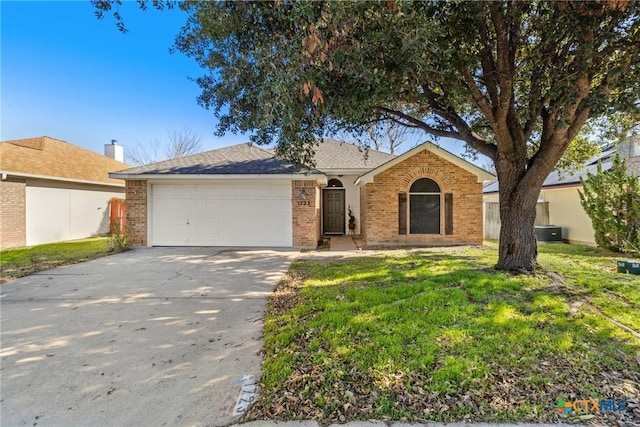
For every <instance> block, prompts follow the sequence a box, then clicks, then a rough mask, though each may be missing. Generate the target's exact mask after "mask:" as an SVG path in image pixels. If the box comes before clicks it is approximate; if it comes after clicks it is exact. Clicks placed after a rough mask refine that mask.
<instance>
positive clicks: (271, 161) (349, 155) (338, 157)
mask: <svg viewBox="0 0 640 427" xmlns="http://www.w3.org/2000/svg"><path fill="white" fill-rule="evenodd" d="M394 157H395V156H393V155H391V154H387V153H383V152H381V151H376V150H372V149H368V150H367V149H365V148H363V147H360V146H357V145H354V144H350V143H347V142H341V141H336V140H334V139H324V140H323V141H321V142H319V145H318V146H317V147H316V155H315V162H316V165H315V172H317V171H321V172H322V171H324V170H331V169H340V170H348V169H355V170H363V169H366V170H368V169H373V168H375V167H377V166H379V165H381V164H383V163H385V162H387V161H389V160H391V159H393V158H394ZM305 172H308V170H302V171H301V170H298V169H297V168H296V167H295V166H294V165H293V163H291V162H288V161H286V160H282V159H278V158H276V157H274V153H273V150H270V149H264V148H260V147H256V146H255V145H252V144H248V143H244V144H238V145H232V146H230V147H225V148H219V149H216V150H211V151H206V152H204V153H199V154H194V155H191V156H185V157H180V158H177V159H171V160H165V161H162V162H157V163H151V164H148V165H144V166H138V167H134V168H131V169H126V170H122V171H119V172H117V174H126V175H253V174H255V175H263V174H267V175H277V174H287V175H288V174H297V173H300V174H302V173H305Z"/></svg>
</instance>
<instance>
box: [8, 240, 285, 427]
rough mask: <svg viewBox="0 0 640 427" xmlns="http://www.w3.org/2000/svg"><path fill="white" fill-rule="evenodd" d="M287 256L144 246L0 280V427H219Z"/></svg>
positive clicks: (237, 394)
mask: <svg viewBox="0 0 640 427" xmlns="http://www.w3.org/2000/svg"><path fill="white" fill-rule="evenodd" d="M296 256H297V252H295V251H293V250H290V251H284V250H283V251H280V250H265V249H255V250H237V249H235V250H234V249H228V248H226V249H225V248H150V249H136V250H134V251H129V252H125V253H122V254H118V255H113V256H109V257H105V258H101V259H98V260H94V261H90V262H86V263H82V264H76V265H72V266H68V267H62V268H58V269H54V270H49V271H45V272H42V273H39V274H35V275H32V276H28V277H24V278H21V279H18V280H14V281H12V282H8V283H6V284H3V285H0V294H1V297H0V305H1V307H0V308H1V309H2V311H1V319H2V323H1V331H2V332H1V348H0V376H1V380H2V387H1V393H0V394H1V396H0V399H1V400H0V424H1V425H3V426H22V425H27V426H35V425H38V426H89V425H91V426H163V425H170V426H174V425H178V426H201V425H213V426H220V425H226V424H229V423H231V422H232V421H235V420H237V416H239V415H241V414H242V412H243V409H244V408H245V407H246V404H247V403H248V401H250V400H251V398H252V397H253V395H252V393H253V392H254V391H255V386H254V383H255V382H256V381H257V379H259V377H260V372H261V361H262V356H261V354H260V351H261V348H262V344H263V340H262V328H263V317H264V310H265V302H266V298H267V296H268V295H269V293H270V292H271V291H272V290H273V289H274V287H275V285H276V284H277V282H278V280H279V279H280V277H281V276H282V274H283V273H284V272H285V271H286V270H287V268H288V267H289V264H290V263H291V261H292V260H293V259H294V258H295V257H296Z"/></svg>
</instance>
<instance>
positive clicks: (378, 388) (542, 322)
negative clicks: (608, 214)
mask: <svg viewBox="0 0 640 427" xmlns="http://www.w3.org/2000/svg"><path fill="white" fill-rule="evenodd" d="M539 250H540V256H539V262H540V263H541V264H542V265H543V266H545V268H546V269H547V271H548V272H542V271H541V272H539V273H538V274H536V275H533V276H513V275H510V274H506V273H502V272H496V271H494V270H493V269H492V268H491V266H492V265H494V264H495V262H496V257H497V254H496V252H497V249H496V246H495V244H490V246H485V247H483V248H453V249H451V248H450V249H442V250H425V251H416V252H406V251H397V252H393V253H389V254H387V255H383V256H382V255H381V256H365V257H361V258H351V259H343V260H334V261H325V262H322V261H297V262H295V263H294V264H293V265H292V267H291V269H290V271H289V274H288V277H287V278H286V279H285V280H283V282H282V283H281V284H280V285H279V288H278V290H277V291H276V292H275V293H274V295H273V297H272V298H271V300H270V303H269V309H268V314H267V318H266V328H265V346H266V349H265V352H266V355H265V362H264V367H263V370H264V372H263V377H262V390H261V397H260V399H259V401H258V402H257V403H256V404H255V405H254V406H253V407H252V408H251V409H250V412H249V414H248V416H247V417H246V418H245V419H246V420H251V419H264V418H266V419H282V420H290V419H315V420H318V421H320V422H325V423H329V422H344V421H349V420H365V419H372V418H373V419H383V420H409V421H413V420H417V421H426V420H429V421H448V422H450V421H463V420H469V421H491V422H504V421H537V422H542V421H546V422H556V421H558V419H560V418H562V416H561V415H560V412H559V411H557V410H555V405H556V402H557V400H558V399H559V398H563V399H565V400H566V401H573V400H579V399H624V400H625V401H626V402H627V404H628V408H627V410H626V411H625V412H623V413H620V412H613V411H611V412H598V413H595V414H594V413H593V412H595V411H592V413H590V414H585V413H583V414H570V417H571V416H577V415H583V418H582V420H586V419H589V418H591V416H592V415H595V418H593V420H595V421H597V422H600V423H605V424H610V423H615V422H616V421H617V420H619V421H635V422H639V421H640V409H639V408H638V407H637V403H638V401H637V399H638V396H640V374H639V372H640V369H639V367H640V334H638V332H639V331H640V278H639V277H637V276H630V275H623V274H617V273H616V272H615V269H616V264H615V261H616V259H617V258H616V257H615V256H613V255H611V254H609V253H604V252H602V251H599V250H597V249H594V248H588V247H579V246H569V245H551V244H546V245H545V244H542V245H540V248H539ZM607 417H608V418H607Z"/></svg>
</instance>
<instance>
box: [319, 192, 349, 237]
mask: <svg viewBox="0 0 640 427" xmlns="http://www.w3.org/2000/svg"><path fill="white" fill-rule="evenodd" d="M322 216H323V221H322V222H323V224H324V233H325V234H344V190H342V189H340V190H333V189H331V190H324V191H323V196H322Z"/></svg>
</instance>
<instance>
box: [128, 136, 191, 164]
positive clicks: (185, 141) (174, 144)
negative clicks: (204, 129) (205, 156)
mask: <svg viewBox="0 0 640 427" xmlns="http://www.w3.org/2000/svg"><path fill="white" fill-rule="evenodd" d="M201 139H202V138H201V137H200V135H199V134H198V133H197V132H195V131H194V130H191V129H188V128H183V129H181V130H172V131H169V132H168V139H167V141H166V142H164V143H163V142H162V141H160V140H159V139H156V140H154V141H151V142H149V143H148V144H145V145H143V144H140V143H138V144H137V145H134V146H132V147H131V148H129V149H127V154H126V156H127V162H128V163H130V164H133V165H146V164H149V163H155V162H159V161H162V160H168V159H175V158H178V157H184V156H188V155H191V154H196V153H198V152H200V150H201V148H202V141H201Z"/></svg>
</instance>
